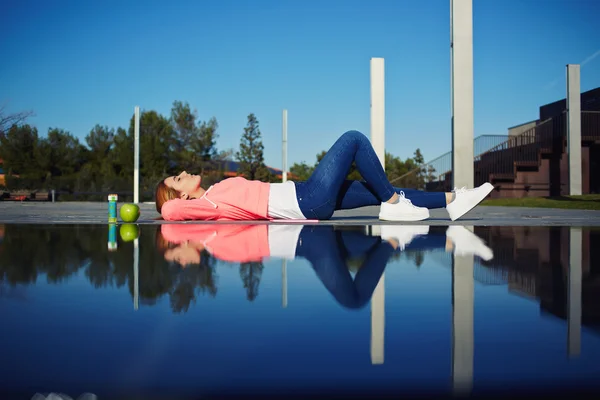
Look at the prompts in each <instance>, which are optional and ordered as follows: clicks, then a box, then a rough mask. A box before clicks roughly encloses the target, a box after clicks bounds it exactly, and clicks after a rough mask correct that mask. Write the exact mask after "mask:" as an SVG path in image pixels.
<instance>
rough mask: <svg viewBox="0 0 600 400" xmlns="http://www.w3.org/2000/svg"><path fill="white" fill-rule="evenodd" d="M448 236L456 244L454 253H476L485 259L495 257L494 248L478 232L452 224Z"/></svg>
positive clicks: (447, 232)
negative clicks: (488, 245)
mask: <svg viewBox="0 0 600 400" xmlns="http://www.w3.org/2000/svg"><path fill="white" fill-rule="evenodd" d="M446 236H447V237H448V238H449V239H450V240H451V241H452V244H454V253H455V254H458V255H471V254H472V255H475V256H478V257H480V258H482V259H484V260H485V261H489V260H491V259H492V258H494V252H493V251H492V249H490V248H489V247H487V246H486V244H485V242H484V241H483V240H482V239H481V238H480V237H479V236H477V235H476V234H474V233H473V232H471V231H470V230H468V229H467V228H465V227H464V226H462V225H450V226H449V227H448V230H447V231H446Z"/></svg>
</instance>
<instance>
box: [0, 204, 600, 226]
mask: <svg viewBox="0 0 600 400" xmlns="http://www.w3.org/2000/svg"><path fill="white" fill-rule="evenodd" d="M140 208H141V217H140V219H139V220H138V221H137V223H139V224H160V223H168V222H166V221H163V220H161V219H159V218H160V216H159V214H158V213H157V212H156V209H155V207H154V204H140ZM378 212H379V207H364V208H360V209H355V210H344V211H338V212H337V213H336V214H335V215H334V216H333V218H332V219H331V220H329V221H320V222H319V223H320V224H327V225H373V224H382V223H386V224H387V223H390V222H383V221H379V219H378V218H377V214H378ZM107 222H108V203H100V202H97V203H93V202H57V203H51V202H12V201H0V223H17V224H24V223H27V224H106V223H107ZM264 222H265V221H262V223H264ZM185 223H207V222H202V221H193V222H185ZM211 223H215V222H211ZM229 223H231V222H229ZM236 223H253V224H255V223H261V221H245V222H236ZM411 224H425V225H450V224H460V225H478V226H481V225H483V226H498V225H503V226H507V225H509V226H510V225H513V226H524V225H527V226H561V225H562V226H571V225H576V226H600V211H584V210H560V209H548V208H520V207H519V208H518V207H484V206H479V207H476V208H475V209H473V210H472V211H471V212H470V213H468V214H466V215H464V216H463V217H462V218H461V219H459V220H458V221H455V222H452V221H450V219H449V218H448V214H447V212H446V210H445V209H438V210H431V218H430V219H428V220H426V221H420V222H413V223H411Z"/></svg>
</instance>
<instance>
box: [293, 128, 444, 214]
mask: <svg viewBox="0 0 600 400" xmlns="http://www.w3.org/2000/svg"><path fill="white" fill-rule="evenodd" d="M352 162H354V163H355V164H356V167H357V169H358V171H359V172H360V174H361V176H362V177H363V178H364V181H350V180H346V176H347V174H348V171H349V169H350V167H351V166H352ZM400 191H404V194H405V195H406V198H408V199H410V200H411V201H412V202H413V204H415V205H417V206H420V207H426V208H443V207H445V206H446V196H445V194H444V193H441V192H423V191H420V190H414V189H400V188H395V187H393V186H392V185H391V184H390V182H389V181H388V179H387V176H386V174H385V171H384V170H383V168H382V167H381V162H380V161H379V158H377V154H376V153H375V150H373V146H371V142H370V141H369V139H368V138H367V137H366V136H365V135H363V134H362V133H360V132H357V131H348V132H346V133H344V134H343V135H342V136H341V137H340V138H339V139H338V140H337V141H336V142H335V143H334V144H333V146H332V147H331V148H330V149H329V151H328V152H327V154H325V157H323V159H322V160H321V161H320V162H319V164H318V165H317V167H316V168H315V170H314V172H313V173H312V175H311V176H310V178H308V180H307V181H306V182H297V183H296V194H297V197H298V203H299V205H300V210H301V211H302V213H303V214H304V216H305V217H306V218H309V219H328V218H330V217H331V216H332V215H333V212H334V211H335V210H342V209H350V208H357V207H364V206H374V205H379V204H381V202H384V201H387V200H389V199H390V198H391V197H392V195H393V194H394V192H396V193H400Z"/></svg>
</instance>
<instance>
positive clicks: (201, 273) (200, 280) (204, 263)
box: [170, 251, 217, 313]
mask: <svg viewBox="0 0 600 400" xmlns="http://www.w3.org/2000/svg"><path fill="white" fill-rule="evenodd" d="M216 264H217V259H216V258H214V257H213V256H211V255H210V254H209V253H208V252H207V251H203V252H202V257H201V259H200V264H199V265H195V266H193V267H189V266H188V267H187V268H185V269H184V270H183V271H181V272H180V273H179V274H177V276H176V280H175V282H174V283H173V288H172V290H171V291H170V301H171V309H172V310H173V311H175V312H178V313H179V312H186V311H187V310H188V308H189V307H190V304H191V303H192V302H194V303H195V302H196V298H197V295H198V293H201V294H205V293H208V294H209V295H210V296H211V297H215V296H216V295H217V284H216V274H215V267H216Z"/></svg>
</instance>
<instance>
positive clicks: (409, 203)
mask: <svg viewBox="0 0 600 400" xmlns="http://www.w3.org/2000/svg"><path fill="white" fill-rule="evenodd" d="M399 197H400V199H399V201H401V202H403V203H406V204H407V205H409V206H411V207H413V208H419V207H417V206H415V205H414V204H413V203H412V201H410V199H407V198H406V197H404V192H403V191H402V190H401V191H400V196H399Z"/></svg>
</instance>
